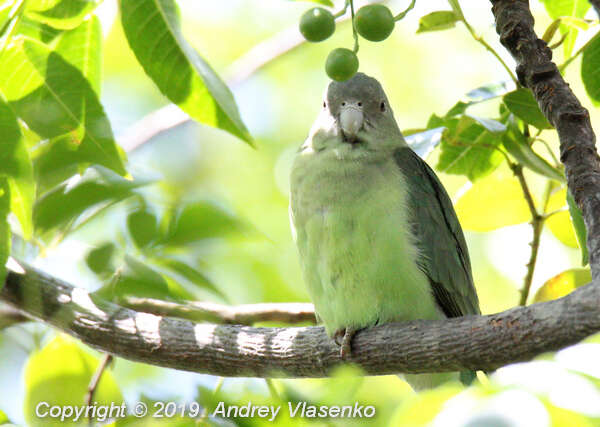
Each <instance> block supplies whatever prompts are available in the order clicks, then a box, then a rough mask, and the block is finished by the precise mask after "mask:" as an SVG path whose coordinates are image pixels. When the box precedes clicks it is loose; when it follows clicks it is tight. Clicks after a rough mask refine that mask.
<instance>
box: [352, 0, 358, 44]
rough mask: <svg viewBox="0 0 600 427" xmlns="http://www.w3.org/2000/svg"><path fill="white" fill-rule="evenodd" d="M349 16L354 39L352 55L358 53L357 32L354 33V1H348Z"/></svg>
mask: <svg viewBox="0 0 600 427" xmlns="http://www.w3.org/2000/svg"><path fill="white" fill-rule="evenodd" d="M350 16H351V17H352V37H354V49H352V51H353V52H354V53H358V32H357V31H356V21H354V0H350Z"/></svg>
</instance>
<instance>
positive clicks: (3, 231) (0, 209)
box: [0, 177, 10, 289]
mask: <svg viewBox="0 0 600 427" xmlns="http://www.w3.org/2000/svg"><path fill="white" fill-rule="evenodd" d="M9 212H10V191H9V187H8V182H7V180H6V178H2V177H0V289H2V288H3V287H4V279H6V261H7V260H8V256H9V255H10V226H9V225H8V221H7V218H6V217H7V215H8V213H9Z"/></svg>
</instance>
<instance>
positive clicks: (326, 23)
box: [300, 7, 335, 42]
mask: <svg viewBox="0 0 600 427" xmlns="http://www.w3.org/2000/svg"><path fill="white" fill-rule="evenodd" d="M334 31H335V20H334V18H333V15H332V14H331V12H329V11H328V10H326V9H323V8H322V7H314V8H312V9H310V10H307V11H306V12H305V13H304V15H302V18H300V32H301V33H302V35H303V36H304V38H305V39H306V40H308V41H309V42H321V41H323V40H325V39H326V38H328V37H329V36H331V35H332V34H333V32H334Z"/></svg>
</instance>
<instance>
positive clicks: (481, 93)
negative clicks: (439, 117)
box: [446, 81, 514, 118]
mask: <svg viewBox="0 0 600 427" xmlns="http://www.w3.org/2000/svg"><path fill="white" fill-rule="evenodd" d="M513 86H514V85H512V84H511V83H510V82H505V81H504V82H499V83H490V84H487V85H483V86H480V87H477V88H475V89H473V90H471V91H469V92H468V93H467V102H463V101H458V102H457V103H456V104H454V106H453V107H452V108H451V109H450V110H448V112H447V113H446V118H450V117H454V116H458V115H460V114H463V113H464V112H465V111H466V110H467V108H469V107H470V106H472V105H475V104H479V103H480V102H483V101H487V100H488V99H492V98H496V97H498V96H502V95H504V94H505V93H507V92H508V91H509V90H510V88H511V87H513Z"/></svg>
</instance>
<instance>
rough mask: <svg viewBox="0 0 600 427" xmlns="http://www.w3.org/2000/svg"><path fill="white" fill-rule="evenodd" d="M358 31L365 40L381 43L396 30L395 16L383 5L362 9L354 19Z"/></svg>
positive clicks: (372, 5) (371, 5) (373, 5)
mask: <svg viewBox="0 0 600 427" xmlns="http://www.w3.org/2000/svg"><path fill="white" fill-rule="evenodd" d="M354 25H356V31H358V34H360V35H361V36H363V37H364V38H365V39H367V40H370V41H372V42H380V41H382V40H385V39H387V38H388V36H389V35H390V34H391V33H392V31H393V30H394V15H392V12H390V10H389V9H388V8H387V6H384V5H382V4H370V5H368V6H364V7H361V8H360V9H359V10H358V12H356V16H355V17H354Z"/></svg>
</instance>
